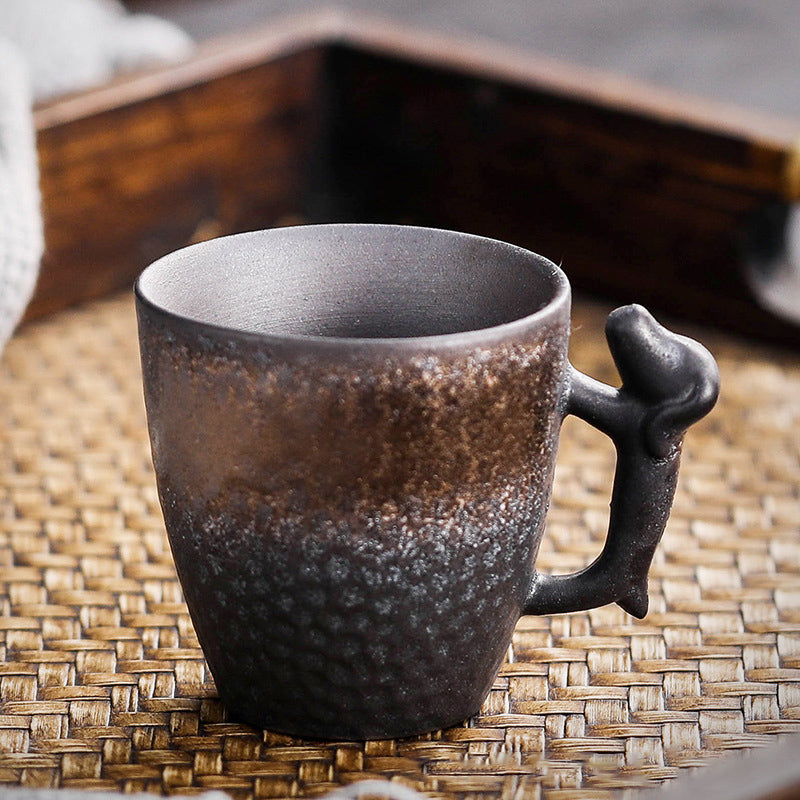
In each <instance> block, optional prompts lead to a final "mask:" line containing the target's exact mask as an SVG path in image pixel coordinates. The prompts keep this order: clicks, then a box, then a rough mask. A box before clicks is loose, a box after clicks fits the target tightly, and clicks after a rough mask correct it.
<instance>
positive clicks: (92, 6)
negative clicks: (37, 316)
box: [0, 0, 191, 350]
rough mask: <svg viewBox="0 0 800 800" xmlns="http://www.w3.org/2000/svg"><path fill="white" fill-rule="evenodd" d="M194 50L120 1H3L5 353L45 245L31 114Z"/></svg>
mask: <svg viewBox="0 0 800 800" xmlns="http://www.w3.org/2000/svg"><path fill="white" fill-rule="evenodd" d="M190 48H191V41H190V39H189V38H188V37H187V36H186V34H184V33H183V32H182V31H181V30H180V29H179V28H177V27H175V26H174V25H173V24H171V23H168V22H166V21H165V20H162V19H159V18H157V17H153V16H151V15H147V14H135V15H132V14H128V13H126V11H125V9H124V8H123V7H122V5H121V4H120V3H118V2H116V0H0V350H1V349H2V347H3V345H4V344H5V343H6V341H7V340H8V337H9V336H10V335H11V333H12V331H13V330H14V327H15V326H16V324H17V323H18V322H19V320H20V318H21V316H22V314H23V312H24V310H25V306H26V305H27V303H28V301H29V300H30V297H31V294H32V292H33V289H34V286H35V284H36V276H37V274H38V269H39V261H40V259H41V257H42V253H43V249H44V247H45V245H46V243H45V242H44V240H43V233H42V219H41V212H40V206H39V190H38V170H37V162H36V144H35V136H34V130H33V122H32V114H31V108H32V103H33V102H34V101H35V100H40V99H43V98H46V97H51V96H53V95H57V94H62V93H64V92H70V91H76V90H79V89H83V88H86V87H89V86H92V85H96V84H100V83H103V82H105V81H107V80H108V79H109V78H110V77H111V76H112V75H114V74H115V73H117V72H119V71H122V70H126V69H131V68H134V67H137V66H140V65H142V64H145V63H148V62H152V61H159V60H162V61H163V60H172V59H177V58H180V57H182V56H184V55H185V54H186V53H187V51H188V50H189V49H190Z"/></svg>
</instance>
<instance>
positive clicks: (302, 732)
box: [225, 702, 481, 741]
mask: <svg viewBox="0 0 800 800" xmlns="http://www.w3.org/2000/svg"><path fill="white" fill-rule="evenodd" d="M480 706H481V703H480V702H479V703H478V704H477V705H476V706H471V707H470V708H468V709H466V710H463V709H459V710H455V709H454V710H453V713H452V714H441V715H437V716H428V717H418V718H416V719H411V718H394V719H387V718H384V719H382V720H381V719H376V718H372V719H361V720H354V719H352V717H351V715H349V714H348V715H347V716H348V717H349V718H348V719H345V718H342V719H339V720H330V721H328V722H325V723H321V722H320V720H319V719H309V718H307V717H304V716H302V715H297V716H295V717H293V718H292V719H286V718H276V717H274V716H272V715H270V714H269V713H260V712H258V711H257V710H256V711H254V709H252V708H247V709H244V708H236V707H234V706H230V705H227V704H225V708H226V709H227V711H228V716H229V718H230V720H231V721H236V722H242V723H245V724H246V725H251V726H252V727H254V728H259V729H262V730H268V731H272V732H274V733H280V734H285V735H287V736H292V737H294V738H297V739H315V740H321V741H367V740H375V739H404V738H407V737H411V736H420V735H422V734H425V733H430V732H431V731H437V730H441V729H443V728H452V727H454V726H456V725H460V724H461V723H463V722H465V721H466V720H468V719H469V718H470V717H473V716H475V715H476V714H477V713H478V711H479V710H480Z"/></svg>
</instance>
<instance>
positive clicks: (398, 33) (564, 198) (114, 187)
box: [30, 13, 800, 344]
mask: <svg viewBox="0 0 800 800" xmlns="http://www.w3.org/2000/svg"><path fill="white" fill-rule="evenodd" d="M37 124H38V129H39V142H40V156H41V162H42V187H43V195H44V207H45V219H46V236H47V242H48V254H47V257H46V259H45V263H44V265H43V270H42V276H41V280H40V284H39V289H38V291H37V295H36V297H35V299H34V303H33V304H32V306H31V310H30V316H38V315H41V314H43V313H48V312H50V311H52V310H54V309H56V308H58V307H61V306H63V305H66V304H69V303H72V302H76V301H78V300H81V299H84V298H86V297H91V296H98V295H100V294H102V293H105V292H107V291H109V290H111V289H113V288H117V287H119V286H121V285H126V284H130V282H131V281H132V279H133V276H135V274H136V273H137V272H138V271H139V270H140V269H142V268H143V267H144V266H145V265H146V264H147V263H148V262H149V261H150V260H152V259H153V258H155V257H157V256H159V255H161V254H163V253H165V252H168V251H169V250H171V249H174V248H175V247H178V246H181V245H183V244H186V243H189V242H190V241H193V240H196V239H199V238H204V237H207V236H209V235H218V234H220V233H228V232H233V231H237V230H244V229H248V228H256V227H266V226H269V225H274V224H282V223H284V222H287V221H294V220H309V221H326V220H360V221H365V220H373V221H392V222H404V223H418V224H429V225H435V226H440V227H452V228H457V229H463V230H469V231H471V232H477V233H483V234H486V235H490V236H495V237H499V238H504V239H507V240H509V241H513V242H515V243H518V244H522V245H525V246H528V247H531V248H533V249H535V250H538V251H539V252H542V253H543V254H544V255H547V256H549V257H550V258H552V259H554V260H556V261H559V262H561V263H562V264H563V266H564V268H565V270H566V271H567V273H568V274H569V276H570V278H571V280H572V282H573V285H574V286H576V288H578V289H582V290H586V291H590V292H593V293H598V294H601V295H605V296H609V297H614V298H616V299H618V300H620V301H628V300H638V301H641V302H645V303H648V304H649V305H651V306H652V307H654V308H655V309H657V310H662V311H664V310H665V311H667V312H670V313H672V314H677V315H683V316H686V317H687V318H691V319H698V320H703V321H707V322H712V323H715V324H719V325H722V326H724V327H728V328H732V329H736V330H739V331H742V332H744V333H747V334H749V335H757V336H761V337H764V338H768V339H771V340H775V341H783V342H786V343H790V344H798V343H800V335H798V329H797V328H796V327H795V326H794V325H791V324H790V323H786V322H782V321H780V320H778V319H777V318H776V317H774V316H773V315H771V314H769V313H767V312H765V311H762V310H761V309H760V308H759V307H758V305H757V304H756V302H755V301H754V298H753V296H752V295H751V293H750V291H749V289H748V287H747V285H746V282H745V280H744V278H743V277H742V276H743V267H744V259H745V255H744V254H745V249H746V247H747V246H748V241H749V240H748V236H749V237H750V238H752V236H753V232H754V231H755V232H756V233H757V232H758V230H759V229H758V227H757V226H758V222H759V220H762V219H764V218H767V219H769V218H770V216H769V215H770V213H773V212H774V209H778V212H780V210H781V209H785V208H786V207H787V204H788V203H789V202H790V201H791V200H794V199H796V198H797V196H798V193H800V192H799V190H798V185H797V183H798V181H797V178H796V177H795V171H793V167H792V165H793V164H794V163H796V160H794V159H795V152H796V149H795V142H796V141H797V138H798V136H799V135H800V123H797V122H796V121H793V120H784V119H780V118H773V117H769V116H767V115H762V114H756V113H752V112H746V111H743V110H741V109H737V108H732V107H727V106H723V105H719V104H716V105H713V104H709V103H706V102H700V101H693V100H691V99H689V98H686V97H684V96H680V95H676V94H674V93H672V92H669V91H666V90H656V89H652V88H650V87H646V86H642V85H639V84H637V83H635V82H633V81H630V80H626V79H623V78H619V77H612V76H608V75H602V74H598V73H593V72H591V71H589V70H585V69H581V68H577V67H574V66H570V65H567V64H562V63H559V62H554V61H552V60H550V59H545V58H542V57H538V56H535V55H532V54H529V53H522V54H521V53H514V52H512V51H510V50H509V49H508V48H504V47H499V46H491V45H487V44H485V43H484V44H479V43H474V42H472V43H471V42H470V41H459V40H458V39H455V38H453V37H446V36H441V35H438V34H433V33H420V32H414V31H408V30H403V29H401V28H398V27H397V26H395V25H391V24H386V23H381V22H376V21H374V20H373V21H370V20H364V19H363V18H354V17H350V16H347V15H343V14H338V13H327V14H313V15H309V16H305V17H300V18H296V19H294V20H290V21H284V22H283V23H281V24H275V23H272V24H270V26H269V29H268V30H267V31H264V32H255V33H251V34H248V35H241V36H237V37H235V38H233V39H228V40H223V41H217V42H212V43H208V44H205V45H203V46H202V47H201V48H200V49H199V51H198V53H197V55H196V56H195V57H194V58H193V59H192V60H191V61H190V62H188V63H186V64H181V65H177V66H173V67H167V68H163V69H160V70H156V71H151V72H149V73H147V74H144V75H140V76H134V77H131V78H128V79H123V80H120V81H118V82H116V83H115V84H114V85H112V86H109V87H104V88H103V89H100V90H96V91H94V92H88V93H86V94H83V95H80V96H78V97H73V98H65V99H62V100H59V101H55V102H54V103H51V104H49V105H47V106H44V107H42V108H40V109H39V110H38V112H37ZM768 233H770V231H768Z"/></svg>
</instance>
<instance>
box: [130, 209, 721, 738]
mask: <svg viewBox="0 0 800 800" xmlns="http://www.w3.org/2000/svg"><path fill="white" fill-rule="evenodd" d="M136 294H137V312H138V316H139V326H140V343H141V353H142V365H143V374H144V386H145V398H146V403H147V412H148V422H149V427H150V435H151V442H152V451H153V460H154V463H155V467H156V473H157V482H158V490H159V496H160V499H161V504H162V508H163V512H164V518H165V522H166V526H167V530H168V533H169V538H170V543H171V547H172V551H173V554H174V557H175V562H176V566H177V570H178V574H179V577H180V580H181V584H182V586H183V589H184V593H185V596H186V601H187V604H188V606H189V610H190V613H191V616H192V620H193V623H194V625H195V628H196V630H197V634H198V637H199V640H200V643H201V645H202V647H203V651H204V653H205V656H206V658H207V660H208V664H209V666H210V668H211V671H212V674H213V675H214V678H215V682H216V685H217V688H218V690H219V692H220V695H221V697H222V699H223V702H224V703H225V704H226V706H227V707H228V709H229V711H230V713H231V714H232V715H233V716H234V717H235V718H237V719H240V720H243V721H246V722H249V723H251V724H254V725H257V726H259V727H265V728H270V729H273V730H277V731H283V732H288V733H292V734H297V735H303V736H308V737H322V738H358V739H363V738H382V737H397V736H402V735H406V734H413V733H419V732H422V731H426V730H430V729H434V728H439V727H443V726H446V725H450V724H454V723H457V722H459V721H461V720H463V719H464V718H466V717H468V716H470V715H472V714H474V713H475V712H476V711H477V710H478V709H479V707H480V704H481V702H482V700H483V698H484V696H485V695H486V693H487V691H488V689H489V687H490V685H491V683H492V681H493V679H494V677H495V674H496V672H497V669H498V668H499V665H500V663H501V661H502V659H503V656H504V654H505V652H506V649H507V647H508V644H509V642H510V639H511V634H512V631H513V628H514V625H515V623H516V621H517V619H518V618H519V616H520V614H521V613H523V611H526V610H529V611H530V610H533V611H537V612H539V611H543V612H546V611H547V610H548V609H547V608H542V607H540V606H537V604H536V603H535V602H533V601H532V597H533V595H535V594H536V592H535V591H534V589H535V587H537V585H538V583H537V582H538V579H539V577H540V576H537V574H536V573H535V571H534V561H535V556H536V551H537V548H538V546H539V541H540V538H541V534H542V530H543V524H544V516H545V512H546V509H547V505H548V502H549V495H550V489H551V485H552V479H553V468H554V461H555V452H556V447H557V440H558V431H559V427H560V424H561V421H562V419H563V416H564V414H565V413H567V412H568V411H571V410H573V409H571V408H569V402H570V391H571V387H572V386H573V385H575V382H574V381H571V380H570V375H571V374H572V372H571V368H570V367H569V365H568V362H567V342H568V333H569V303H570V292H569V286H568V283H567V281H566V278H565V277H564V275H563V273H561V271H560V270H559V269H558V268H556V267H555V266H554V265H553V264H552V263H551V262H549V261H547V260H546V259H544V258H542V257H540V256H537V255H534V254H533V253H530V252H528V251H525V250H522V249H520V248H517V247H514V246H512V245H508V244H504V243H501V242H496V241H493V240H488V239H482V238H480V237H475V236H469V235H466V234H458V233H453V232H448V231H439V230H431V229H421V228H406V227H395V226H372V225H329V226H305V227H298V228H286V229H275V230H269V231H261V232H256V233H251V234H240V235H237V236H233V237H226V238H222V239H217V240H213V241H210V242H206V243H203V244H200V245H194V246H192V247H189V248H186V249H184V250H182V251H178V252H177V253H173V254H171V255H169V256H166V257H165V258H163V259H161V260H160V261H158V262H156V263H155V264H154V265H152V266H151V267H149V268H148V269H147V270H146V271H145V272H144V273H143V275H142V276H141V277H140V279H139V281H138V283H137V289H136ZM645 313H646V312H645ZM648 318H649V317H648ZM649 319H652V318H649ZM637 320H638V322H637V323H636V324H638V325H639V327H640V328H642V325H643V323H642V322H641V319H640V317H637ZM625 324H627V325H629V324H630V323H625ZM648 324H649V323H648ZM654 324H655V323H654ZM642 330H644V328H642ZM654 330H656V329H654ZM660 331H663V329H660V328H658V329H657V331H656V332H657V333H659V332H660ZM692 344H694V343H692ZM698 347H699V346H698ZM681 352H682V351H681ZM703 352H705V351H703ZM712 363H713V362H712ZM712 377H713V376H712ZM712 388H713V387H712ZM712 393H713V392H712ZM613 402H617V401H616V400H614V401H613ZM711 403H712V404H713V399H712V400H711ZM706 405H708V401H707V399H706ZM709 407H710V406H709ZM637 408H638V406H637ZM703 408H704V411H703V413H704V412H705V410H707V408H705V406H704V407H703ZM575 413H580V412H575ZM615 413H616V412H615ZM582 415H583V416H586V415H585V414H582ZM690 416H691V415H690ZM697 416H698V414H695V415H694V418H696V417H697ZM688 421H693V419H690V420H688ZM682 422H685V421H684V420H682ZM595 424H597V423H595ZM687 424H688V422H687ZM601 427H602V425H601ZM683 427H685V425H683ZM612 435H613V433H612ZM636 447H637V448H638V449H637V450H636V452H637V453H638V452H639V450H641V447H639V445H638V444H637V445H636ZM678 449H679V443H678ZM670 453H671V451H670ZM642 457H643V458H647V459H650V461H647V464H650V463H651V462H652V464H653V465H655V467H654V469H655V468H657V467H658V466H659V465H661V464H662V462H664V458H663V457H661V456H657V455H653V456H647V455H645V456H642ZM669 458H672V455H671V454H670V455H669ZM659 459H660V460H659ZM673 461H674V462H675V463H674V468H673V467H672V466H671V462H670V465H669V468H666V467H665V468H664V469H666V473H665V474H668V475H669V476H672V477H671V480H672V488H673V489H674V474H675V473H676V470H677V456H676V457H675V458H674V459H673ZM664 463H666V462H664ZM647 464H646V465H645V466H646V468H647ZM638 469H639V467H636V470H637V471H638ZM654 474H655V473H654ZM618 482H619V481H618ZM659 482H660V479H659ZM668 482H669V481H668ZM671 496H672V495H671V492H670V493H669V497H668V498H667V502H666V506H665V509H666V510H665V511H664V513H663V514H662V516H663V520H662V519H661V518H660V517H659V519H657V520H656V522H657V525H656V527H658V526H660V528H661V529H663V522H665V521H666V516H665V515H666V513H667V512H668V507H669V500H671ZM662 505H663V504H662ZM647 513H648V514H650V512H649V511H648V512H647ZM657 534H658V536H660V529H659V530H658V531H657ZM651 538H652V536H651ZM656 539H657V536H656ZM653 546H654V545H653ZM648 556H649V557H646V558H644V560H645V561H646V564H645V565H644V579H643V580H644V586H645V600H644V602H645V607H646V571H647V566H648V565H649V559H650V557H652V554H651V552H650V551H648ZM640 571H641V570H640ZM617 572H618V570H617ZM603 574H605V565H604V569H603ZM614 580H618V579H617V578H616V577H615V578H614ZM631 580H633V578H631ZM640 583H641V581H640ZM553 586H555V589H554V588H553ZM553 586H550V585H549V584H548V587H547V588H546V589H545V588H543V589H542V593H540V594H539V595H538V597H544V596H548V595H547V591H550V592H551V594H553V595H554V596H558V597H557V599H556V600H550V599H548V601H547V603H545V605H547V604H548V603H550V605H552V606H553V608H555V610H569V608H567V607H564V601H563V597H564V596H565V595H564V592H563V591H562V589H561V585H560V584H558V585H556V584H553ZM629 589H630V587H629V586H628V585H627V584H626V586H625V587H623V589H617V588H615V589H614V591H615V592H616V594H614V595H613V596H611V595H609V597H608V598H604V597H602V592H600V593H597V597H596V598H595V590H594V589H592V588H590V589H587V590H586V591H590V592H591V597H592V599H590V604H595V603H596V602H600V603H601V602H607V601H608V600H609V599H620V598H622V597H623V596H625V595H626V593H627V594H629ZM585 593H586V592H584V594H585ZM558 598H560V599H558ZM559 602H560V603H561V605H560V606H559V605H558V603H559ZM582 602H583V603H584V606H585V605H586V603H585V600H584V601H582ZM620 602H621V603H622V604H623V607H625V606H624V601H622V600H621V599H620ZM573 606H575V603H573ZM575 607H577V606H575ZM634 613H636V612H634Z"/></svg>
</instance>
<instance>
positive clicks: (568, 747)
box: [0, 298, 800, 800]
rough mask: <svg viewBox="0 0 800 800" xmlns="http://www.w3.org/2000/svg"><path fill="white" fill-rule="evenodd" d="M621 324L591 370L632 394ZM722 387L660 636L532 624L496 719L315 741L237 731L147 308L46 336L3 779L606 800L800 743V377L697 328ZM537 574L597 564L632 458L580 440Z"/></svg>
mask: <svg viewBox="0 0 800 800" xmlns="http://www.w3.org/2000/svg"><path fill="white" fill-rule="evenodd" d="M603 316H604V313H603V310H602V309H598V308H596V307H593V306H590V305H585V304H579V305H578V307H577V309H576V312H575V325H574V327H575V332H574V334H573V343H574V346H573V358H574V360H575V362H576V364H577V365H578V366H579V367H581V368H583V369H584V370H587V371H591V372H593V373H594V374H595V375H597V376H598V377H603V378H605V379H607V380H613V378H614V373H613V369H612V368H611V366H610V360H609V357H608V355H607V351H606V347H605V343H604V341H603V337H602V334H601V330H602V324H603ZM700 336H701V338H703V339H704V340H705V341H706V342H707V343H708V344H709V345H710V346H711V348H712V349H713V350H714V352H715V354H716V355H717V357H718V359H719V362H720V366H721V370H722V377H723V392H722V397H721V400H720V403H719V406H718V408H717V410H716V411H715V412H713V414H712V416H711V417H710V418H708V419H707V420H706V421H704V422H703V423H701V424H700V425H699V426H698V427H697V428H696V429H694V430H693V431H692V432H691V433H690V436H689V437H688V440H687V444H686V451H685V457H684V466H683V472H682V478H681V483H680V486H679V491H678V496H677V499H676V504H675V510H674V513H673V515H672V519H671V521H670V524H669V528H668V532H667V535H666V537H665V540H664V542H663V545H662V547H661V549H660V552H659V554H658V556H657V558H656V562H655V564H654V566H653V570H652V579H651V612H650V614H649V616H648V617H647V618H646V619H645V620H643V621H640V622H637V621H635V620H633V619H631V618H628V617H627V616H626V615H625V614H624V613H623V612H622V611H620V610H619V609H617V608H616V607H613V608H603V609H600V610H597V611H593V612H591V613H587V614H576V615H572V616H561V617H554V618H551V619H550V618H533V617H525V618H523V619H522V620H521V621H520V623H519V626H518V628H517V631H516V634H515V636H514V641H513V645H512V647H511V648H510V652H509V659H508V663H506V664H505V665H504V667H503V668H502V670H501V672H500V675H499V677H498V678H497V680H496V682H495V685H494V688H493V689H492V691H491V693H490V695H489V697H488V699H487V700H486V703H485V705H484V707H483V710H482V712H481V714H480V715H479V716H478V717H477V718H475V719H473V720H471V721H469V723H467V724H466V725H465V726H463V727H458V728H454V729H451V730H447V731H443V732H440V733H436V734H433V735H430V736H427V737H422V738H417V739H411V740H404V741H379V742H369V743H366V744H365V743H355V744H354V743H323V744H320V743H315V742H298V741H295V740H291V739H289V738H287V737H283V736H277V735H273V734H270V733H265V732H261V731H255V730H253V729H250V728H247V727H244V726H242V725H238V724H233V723H230V722H228V721H226V717H225V713H224V710H223V708H222V707H221V705H220V703H219V701H218V700H217V699H216V696H215V691H214V687H213V683H212V681H211V678H210V676H209V674H208V672H207V670H206V668H205V666H204V662H203V657H202V654H201V652H200V650H199V648H198V644H197V639H196V637H195V635H194V633H193V631H192V626H191V624H190V622H189V618H188V616H187V613H186V609H185V607H184V605H183V603H182V601H181V593H180V589H179V587H178V583H177V580H176V577H175V573H174V570H173V566H172V561H171V557H170V553H169V548H168V544H167V541H166V536H165V533H164V529H163V524H162V520H161V515H160V510H159V507H158V501H157V497H156V492H155V486H154V480H153V475H152V468H151V464H150V458H149V446H148V442H147V437H146V429H145V421H144V412H143V407H142V399H141V388H140V384H139V364H138V349H137V343H136V329H135V321H134V316H133V307H132V303H131V302H130V300H129V299H127V298H121V299H114V300H110V301H105V302H102V303H98V304H95V305H92V306H90V307H88V308H85V309H82V310H79V311H77V312H70V313H65V314H62V315H60V316H58V317H55V318H53V319H51V320H49V321H47V322H45V323H42V324H38V325H34V326H29V327H27V328H26V329H24V330H23V332H22V333H20V334H18V336H17V337H16V338H15V339H14V340H12V342H11V344H10V345H9V347H8V349H7V351H6V353H5V355H4V356H3V360H2V362H0V498H2V505H0V783H3V784H20V783H21V784H25V785H38V786H42V785H47V786H71V787H78V786H82V787H106V788H120V789H123V790H127V791H133V790H147V791H153V792H163V791H166V792H191V791H199V790H200V789H208V788H220V789H223V790H226V791H228V792H230V793H231V794H233V795H235V796H242V797H246V796H250V795H255V796H257V797H285V796H300V797H307V796H315V795H319V794H321V793H323V792H324V791H326V790H328V789H330V788H332V787H334V786H335V785H339V784H343V783H349V782H352V781H355V780H358V779H363V778H366V777H380V778H393V779H394V780H397V781H401V782H403V783H405V784H406V785H409V786H412V787H414V788H417V789H419V790H421V791H424V792H427V793H429V794H430V795H431V796H437V797H439V796H441V797H462V798H470V800H474V799H476V798H481V797H492V798H496V797H504V798H528V797H531V798H537V797H540V796H543V797H548V798H553V799H555V798H570V800H576V798H595V797H606V796H609V797H610V796H614V797H616V796H619V795H620V791H621V790H622V793H623V794H627V793H628V792H627V791H625V790H626V789H627V790H630V789H632V788H633V787H640V786H646V785H650V784H652V783H653V782H658V781H661V780H665V779H668V778H670V777H672V776H674V775H675V774H676V773H677V772H678V771H679V770H680V769H681V768H682V767H687V766H693V765H697V764H703V763H705V762H707V761H708V760H709V759H711V758H713V757H716V756H717V755H718V754H720V753H723V752H725V751H730V750H737V749H742V748H749V747H752V746H756V745H761V744H765V743H768V742H770V741H771V740H772V739H773V738H774V737H775V736H777V735H780V734H783V733H787V732H790V731H794V730H796V729H798V727H800V533H799V532H798V531H799V530H800V499H799V498H798V488H799V487H800V460H799V455H800V440H798V436H797V433H798V431H799V430H800V359H799V358H797V357H793V356H789V355H781V354H779V353H775V352H771V351H767V350H758V349H756V348H754V347H750V346H747V345H744V344H736V343H734V342H731V341H728V340H727V339H725V338H724V337H720V336H711V335H709V334H707V333H703V332H701V333H700ZM559 459H560V460H559V467H558V475H557V482H556V487H555V490H554V503H553V508H552V510H551V513H550V517H549V531H548V534H547V543H546V544H545V546H544V549H543V551H542V553H541V556H540V563H541V565H542V567H543V568H546V569H550V570H557V571H566V570H571V569H574V568H577V567H579V566H581V565H583V564H585V563H587V562H588V561H589V560H590V559H591V558H592V557H593V555H595V554H596V553H597V552H598V549H599V546H600V542H601V541H602V537H603V536H604V532H605V521H606V514H607V505H608V498H609V483H610V477H611V472H612V467H613V451H612V449H611V447H610V445H609V444H608V443H607V442H606V441H605V440H604V439H603V437H602V436H600V435H599V434H597V433H596V432H594V431H592V430H591V429H589V428H588V427H587V426H585V425H583V423H579V422H576V421H574V420H570V421H568V422H567V424H566V426H565V428H564V434H563V438H562V445H561V451H560V456H559Z"/></svg>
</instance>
